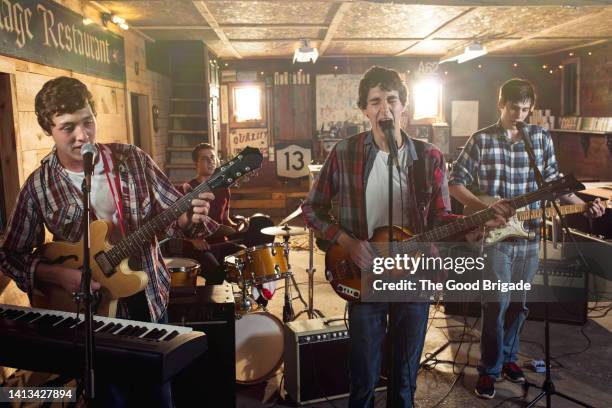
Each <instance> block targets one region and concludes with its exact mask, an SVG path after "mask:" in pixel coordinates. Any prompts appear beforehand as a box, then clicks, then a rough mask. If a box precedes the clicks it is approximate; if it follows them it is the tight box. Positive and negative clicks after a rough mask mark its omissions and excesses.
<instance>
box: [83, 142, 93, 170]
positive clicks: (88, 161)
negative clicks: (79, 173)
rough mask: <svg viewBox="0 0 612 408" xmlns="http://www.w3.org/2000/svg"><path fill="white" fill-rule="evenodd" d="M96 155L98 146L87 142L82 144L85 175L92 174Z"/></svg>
mask: <svg viewBox="0 0 612 408" xmlns="http://www.w3.org/2000/svg"><path fill="white" fill-rule="evenodd" d="M95 155H96V146H95V145H94V144H93V143H85V144H84V145H83V146H81V156H82V157H83V172H84V173H85V175H92V174H93V168H94V164H93V162H94V156H95Z"/></svg>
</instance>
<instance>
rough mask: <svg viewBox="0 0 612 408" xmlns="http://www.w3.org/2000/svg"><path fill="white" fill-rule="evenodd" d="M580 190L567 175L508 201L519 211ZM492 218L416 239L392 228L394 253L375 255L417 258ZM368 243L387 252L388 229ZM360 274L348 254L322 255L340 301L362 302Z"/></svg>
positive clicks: (488, 214) (467, 220) (336, 250)
mask: <svg viewBox="0 0 612 408" xmlns="http://www.w3.org/2000/svg"><path fill="white" fill-rule="evenodd" d="M583 189H584V185H582V184H581V183H580V182H578V181H577V180H576V179H575V178H574V177H573V176H572V175H568V176H565V177H563V178H561V179H558V180H555V181H553V182H550V183H547V184H546V185H544V186H543V187H542V188H541V189H539V190H538V191H534V192H530V193H527V194H524V195H521V196H517V197H514V198H512V199H509V200H508V201H509V203H510V205H511V206H512V207H514V208H520V207H524V206H526V205H528V204H530V203H533V202H535V201H538V200H541V199H547V200H550V199H554V198H555V197H558V196H561V195H564V194H567V193H573V192H576V191H580V190H583ZM494 217H495V210H493V209H492V208H486V209H484V210H480V211H477V212H475V213H473V214H471V215H468V216H465V217H463V218H459V219H457V220H455V221H453V222H450V223H448V224H445V225H442V226H439V227H436V228H433V229H431V230H429V231H426V232H424V233H421V234H418V235H412V234H410V232H409V231H407V230H402V229H400V228H398V227H393V239H394V240H396V241H399V242H395V243H394V244H393V253H378V254H377V256H384V257H393V256H395V255H396V254H408V255H412V256H417V254H418V253H422V252H423V251H425V250H427V248H428V247H429V245H430V243H435V242H441V241H444V240H447V239H449V238H451V237H454V236H457V235H459V234H461V233H465V232H467V231H471V230H474V229H476V228H478V227H480V226H482V225H484V224H485V223H486V222H487V221H489V220H491V219H493V218H494ZM370 242H374V243H378V245H376V246H374V247H375V248H386V247H387V246H386V245H384V243H385V242H388V227H381V228H379V229H377V230H376V231H375V232H374V235H373V237H372V238H371V239H370ZM378 252H382V251H378ZM361 272H362V271H361V270H360V269H359V267H358V266H357V265H355V264H354V263H353V262H352V261H351V259H350V256H349V254H348V252H347V251H346V250H345V249H344V248H343V247H342V246H340V245H339V244H337V243H334V244H333V245H331V246H330V247H329V249H328V250H327V252H326V253H325V277H326V278H327V280H328V281H329V282H330V284H331V285H332V288H333V289H334V291H335V292H336V293H337V294H338V295H339V296H340V297H342V298H343V299H345V300H348V301H354V300H359V299H360V298H361V284H362V279H361V277H362V273H361Z"/></svg>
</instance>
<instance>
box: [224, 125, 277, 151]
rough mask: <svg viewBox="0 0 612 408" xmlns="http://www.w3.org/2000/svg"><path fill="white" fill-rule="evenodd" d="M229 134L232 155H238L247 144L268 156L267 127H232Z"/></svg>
mask: <svg viewBox="0 0 612 408" xmlns="http://www.w3.org/2000/svg"><path fill="white" fill-rule="evenodd" d="M229 136H230V137H229V148H230V152H229V155H230V157H233V156H235V155H237V154H238V153H239V152H240V151H241V150H242V149H244V148H245V147H247V146H251V147H255V148H258V149H259V150H260V151H261V154H263V156H264V157H268V130H267V129H265V128H254V129H232V130H230V134H229Z"/></svg>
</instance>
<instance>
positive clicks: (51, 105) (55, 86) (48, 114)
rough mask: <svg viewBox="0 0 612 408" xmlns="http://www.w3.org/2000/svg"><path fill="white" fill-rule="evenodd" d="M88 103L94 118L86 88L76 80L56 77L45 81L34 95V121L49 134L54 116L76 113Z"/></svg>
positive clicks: (94, 109) (90, 99) (90, 98)
mask: <svg viewBox="0 0 612 408" xmlns="http://www.w3.org/2000/svg"><path fill="white" fill-rule="evenodd" d="M88 103H89V106H91V111H92V112H93V114H94V116H96V108H95V104H94V101H93V96H92V95H91V92H89V90H88V89H87V86H86V85H85V84H84V83H82V82H81V81H79V80H78V79H76V78H70V77H65V76H62V77H57V78H55V79H52V80H50V81H47V82H46V83H45V84H44V85H43V87H42V89H41V90H40V91H38V93H37V94H36V99H35V103H34V106H35V111H36V119H37V120H38V124H39V125H40V127H41V128H43V130H44V131H45V132H46V133H47V134H50V133H51V129H52V128H53V117H54V116H56V115H62V114H64V113H72V112H76V111H78V110H79V109H83V108H84V107H85V106H87V104H88Z"/></svg>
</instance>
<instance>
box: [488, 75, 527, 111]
mask: <svg viewBox="0 0 612 408" xmlns="http://www.w3.org/2000/svg"><path fill="white" fill-rule="evenodd" d="M525 101H530V102H531V106H534V105H535V102H536V93H535V90H534V88H533V85H532V84H531V82H529V81H527V80H526V79H521V78H512V79H509V80H507V81H506V82H504V84H503V85H502V86H501V88H500V89H499V99H498V100H497V102H498V104H500V105H505V104H506V102H513V103H515V102H525Z"/></svg>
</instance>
